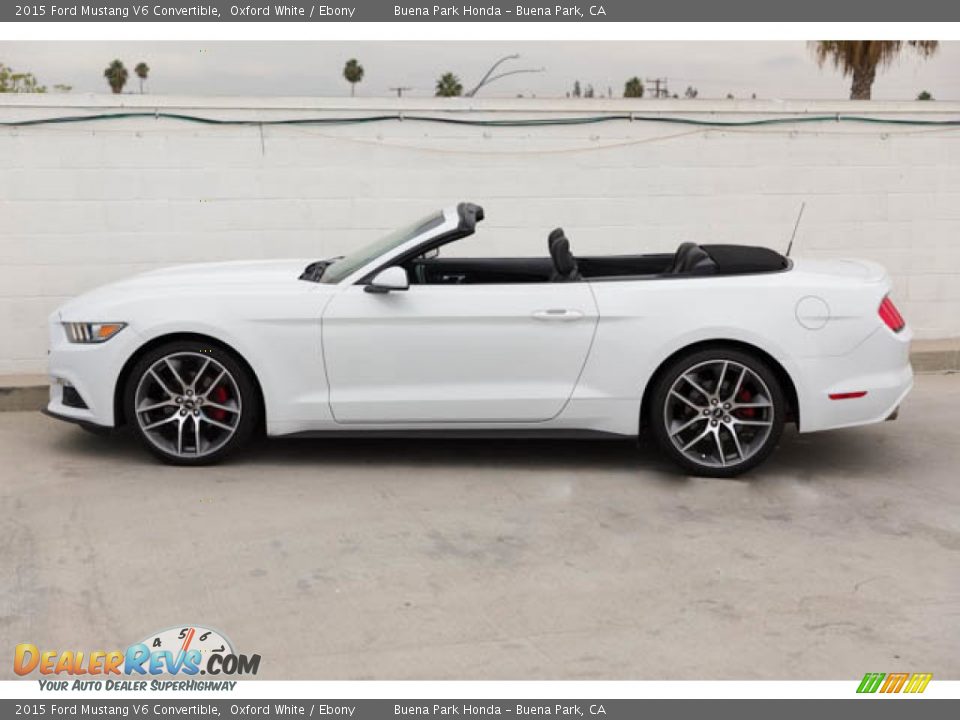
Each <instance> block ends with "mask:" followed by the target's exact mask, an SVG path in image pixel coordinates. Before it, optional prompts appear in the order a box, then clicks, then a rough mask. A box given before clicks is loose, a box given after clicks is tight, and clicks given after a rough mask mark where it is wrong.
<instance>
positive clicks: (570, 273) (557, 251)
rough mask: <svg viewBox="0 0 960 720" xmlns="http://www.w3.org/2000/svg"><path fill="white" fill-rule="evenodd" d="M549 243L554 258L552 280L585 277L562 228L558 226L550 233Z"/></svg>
mask: <svg viewBox="0 0 960 720" xmlns="http://www.w3.org/2000/svg"><path fill="white" fill-rule="evenodd" d="M547 245H548V246H549V249H550V257H551V259H552V260H553V269H554V272H553V275H552V276H551V277H550V280H551V281H553V282H565V281H568V280H582V279H583V278H582V276H581V275H580V269H579V268H578V266H577V259H576V258H575V257H574V256H573V253H572V252H571V251H570V241H569V240H568V239H567V236H566V235H565V234H564V232H563V229H562V228H557V229H556V230H554V231H553V232H551V233H550V235H549V237H548V238H547Z"/></svg>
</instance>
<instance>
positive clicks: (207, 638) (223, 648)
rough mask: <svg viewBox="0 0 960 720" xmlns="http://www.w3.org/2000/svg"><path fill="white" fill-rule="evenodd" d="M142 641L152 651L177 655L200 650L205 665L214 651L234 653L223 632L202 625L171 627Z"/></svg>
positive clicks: (231, 644)
mask: <svg viewBox="0 0 960 720" xmlns="http://www.w3.org/2000/svg"><path fill="white" fill-rule="evenodd" d="M140 642H141V643H143V644H144V645H146V646H147V647H148V648H150V650H151V652H157V651H164V650H167V651H170V652H172V653H173V654H174V655H176V654H177V653H181V652H182V653H187V652H189V651H191V650H198V651H199V652H200V654H201V657H202V658H203V661H202V662H201V665H205V664H206V661H207V659H208V657H209V656H210V655H212V654H213V653H218V654H221V655H233V654H234V652H233V643H231V642H230V640H228V639H227V637H226V636H225V635H224V634H223V633H222V632H220V631H219V630H214V629H212V628H208V627H204V626H202V625H193V626H189V627H182V626H181V627H170V628H167V629H166V630H161V631H160V632H157V633H153V634H151V635H148V636H147V637H145V638H144V639H143V640H141V641H140Z"/></svg>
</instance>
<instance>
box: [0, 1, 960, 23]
mask: <svg viewBox="0 0 960 720" xmlns="http://www.w3.org/2000/svg"><path fill="white" fill-rule="evenodd" d="M957 20H960V3H958V2H945V1H944V0H913V1H912V2H910V3H906V4H904V3H902V2H894V0H840V1H839V2H838V1H837V0H805V1H804V2H802V3H788V2H770V0H723V2H718V0H672V1H671V2H643V1H642V0H606V1H604V0H592V2H587V3H577V2H568V3H562V4H553V3H548V2H530V0H519V1H518V0H512V1H506V0H476V2H473V3H449V2H448V3H439V4H433V3H428V2H416V1H415V0H414V1H411V0H362V2H361V0H353V2H352V3H351V2H350V0H346V1H344V0H330V2H303V1H302V0H301V1H298V0H294V1H293V2H274V3H270V2H263V1H260V2H257V1H256V0H254V1H253V2H236V3H234V2H229V1H227V2H225V1H224V0H196V1H194V0H163V2H149V0H148V1H147V2H143V0H139V1H138V2H133V1H132V0H106V1H103V2H98V1H97V0H93V1H91V2H77V1H76V0H58V1H57V2H34V3H8V2H3V3H2V5H0V21H2V22H178V21H184V22H390V21H406V22H517V21H521V22H685V21H688V22H693V21H695V22H738V23H739V22H800V21H805V22H865V21H866V22H953V21H957Z"/></svg>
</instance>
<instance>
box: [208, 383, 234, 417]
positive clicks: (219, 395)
mask: <svg viewBox="0 0 960 720" xmlns="http://www.w3.org/2000/svg"><path fill="white" fill-rule="evenodd" d="M210 397H211V398H212V399H213V401H214V402H215V403H220V404H221V405H223V404H224V403H225V402H226V401H227V398H228V397H230V396H229V395H227V389H226V388H225V387H224V386H223V385H218V386H217V387H215V388H214V389H213V392H212V393H210ZM207 412H209V413H210V417H212V418H213V419H214V420H217V421H219V422H223V421H224V420H225V419H226V418H227V411H226V410H221V409H220V408H211V409H210V410H208V411H207Z"/></svg>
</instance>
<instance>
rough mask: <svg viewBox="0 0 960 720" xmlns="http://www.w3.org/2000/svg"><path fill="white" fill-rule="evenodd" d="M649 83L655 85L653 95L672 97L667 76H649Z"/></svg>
mask: <svg viewBox="0 0 960 720" xmlns="http://www.w3.org/2000/svg"><path fill="white" fill-rule="evenodd" d="M647 85H653V96H654V97H655V98H664V97H667V98H668V97H670V90H669V89H668V88H667V79H666V78H653V79H652V80H651V79H650V78H647Z"/></svg>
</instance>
